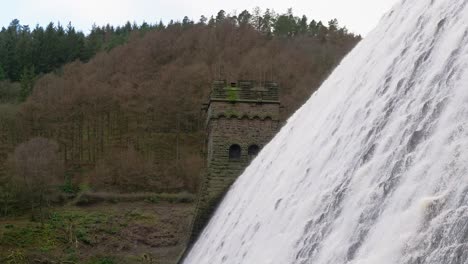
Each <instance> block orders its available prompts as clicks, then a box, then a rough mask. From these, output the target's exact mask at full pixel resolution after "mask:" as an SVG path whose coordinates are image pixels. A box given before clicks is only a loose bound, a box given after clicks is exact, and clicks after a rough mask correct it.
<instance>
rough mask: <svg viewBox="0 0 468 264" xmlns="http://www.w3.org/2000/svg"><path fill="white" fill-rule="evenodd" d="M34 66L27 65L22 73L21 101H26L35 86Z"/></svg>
mask: <svg viewBox="0 0 468 264" xmlns="http://www.w3.org/2000/svg"><path fill="white" fill-rule="evenodd" d="M34 77H35V76H34V67H27V68H26V67H25V68H24V69H23V73H22V74H21V79H20V82H21V91H20V100H21V102H24V101H26V99H27V98H28V96H29V95H30V94H31V93H32V89H33V86H34Z"/></svg>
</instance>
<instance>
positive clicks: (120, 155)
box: [0, 8, 360, 219]
mask: <svg viewBox="0 0 468 264" xmlns="http://www.w3.org/2000/svg"><path fill="white" fill-rule="evenodd" d="M359 40H360V36H357V35H354V34H352V33H349V32H348V31H347V29H346V28H345V27H341V26H340V25H339V24H338V21H336V20H332V21H329V22H327V23H322V22H319V21H315V20H309V19H308V18H307V17H306V16H302V17H297V16H295V15H294V14H293V12H292V10H288V11H287V12H286V13H284V14H277V13H275V12H274V11H272V10H269V9H267V10H266V11H261V10H260V9H258V8H257V9H255V10H253V11H252V12H248V11H243V12H241V13H240V14H238V15H232V14H227V13H226V12H224V11H222V10H221V11H220V12H218V14H217V15H215V16H211V17H210V18H207V17H205V16H202V17H201V18H200V19H199V21H191V20H190V19H188V18H187V17H185V18H184V19H183V20H182V21H171V22H170V23H168V24H167V25H164V24H163V23H162V22H160V23H156V24H148V23H143V24H142V25H136V24H131V23H127V24H126V25H124V26H120V27H113V26H110V25H107V26H103V27H98V26H93V28H92V30H91V32H90V33H89V34H88V35H85V34H84V33H82V32H80V31H77V30H76V29H74V28H73V26H72V25H71V24H69V25H68V26H66V27H63V26H62V25H59V24H57V25H54V24H53V23H50V24H49V25H48V26H47V27H46V28H43V27H40V26H36V27H35V28H34V29H31V28H30V27H29V26H26V25H21V24H20V22H19V21H18V20H14V21H12V22H11V24H10V25H9V26H8V27H6V28H5V27H4V28H2V30H1V32H0V102H1V104H0V208H1V210H0V214H9V213H11V212H14V211H15V210H18V209H21V208H23V209H24V208H26V209H27V208H31V210H32V211H33V212H34V211H35V210H36V208H42V207H44V205H47V204H50V203H51V202H58V201H60V200H61V199H63V197H62V196H63V195H62V196H61V194H69V195H71V196H73V195H75V194H76V193H79V192H80V191H84V190H86V191H89V190H94V191H108V192H120V193H134V192H169V193H170V192H179V191H184V190H185V191H189V192H192V193H194V192H196V190H197V186H198V182H199V176H200V173H201V171H202V168H203V155H202V154H203V144H204V126H203V124H204V115H203V112H202V111H201V110H200V108H201V105H202V104H203V103H204V102H206V100H207V98H208V95H209V92H210V83H211V82H212V80H215V79H226V80H238V79H254V80H260V81H265V80H274V81H276V82H278V83H279V84H280V86H281V94H280V96H281V101H282V104H283V106H284V110H283V112H282V116H283V118H284V119H286V118H287V117H288V116H289V115H290V114H291V113H292V112H294V111H295V110H296V109H297V108H298V107H299V106H300V105H301V104H303V103H304V101H305V100H306V99H307V98H308V97H309V96H310V95H311V94H312V93H313V92H314V91H315V89H317V87H319V85H320V84H321V82H322V81H323V80H324V79H325V78H326V77H327V75H328V74H329V73H330V72H331V70H332V69H333V68H334V67H335V66H336V65H337V64H338V63H339V61H340V60H341V59H342V58H343V57H344V56H345V55H346V54H347V52H349V51H350V50H351V49H352V48H353V47H354V46H355V45H356V43H357V42H358V41H359ZM57 197H59V198H57ZM60 197H62V198H60ZM39 211H40V212H39V213H38V215H39V216H40V217H41V219H42V210H39Z"/></svg>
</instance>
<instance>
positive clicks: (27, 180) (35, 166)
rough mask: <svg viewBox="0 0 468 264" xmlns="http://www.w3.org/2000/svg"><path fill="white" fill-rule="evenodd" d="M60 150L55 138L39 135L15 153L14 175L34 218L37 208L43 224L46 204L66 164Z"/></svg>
mask: <svg viewBox="0 0 468 264" xmlns="http://www.w3.org/2000/svg"><path fill="white" fill-rule="evenodd" d="M58 149H59V148H58V144H57V143H56V142H55V141H52V140H49V139H45V138H40V137H38V138H33V139H31V140H29V141H27V142H25V143H22V144H20V145H19V146H18V147H17V148H16V149H15V152H14V157H13V162H14V169H15V174H14V176H15V177H16V181H17V182H18V183H19V184H20V186H22V187H23V188H24V191H25V192H24V194H25V198H26V199H27V200H29V203H30V206H31V213H32V216H33V217H34V216H35V214H36V210H38V213H39V219H40V221H41V223H43V221H44V214H45V212H44V207H45V205H48V195H49V194H51V192H52V190H53V187H55V186H57V185H58V183H59V182H60V179H61V176H62V175H63V163H62V161H61V159H60V156H59V154H58Z"/></svg>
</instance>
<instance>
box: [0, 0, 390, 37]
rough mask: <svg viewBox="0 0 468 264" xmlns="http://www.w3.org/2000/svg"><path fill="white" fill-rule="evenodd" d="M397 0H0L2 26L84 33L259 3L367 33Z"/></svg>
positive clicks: (229, 9)
mask: <svg viewBox="0 0 468 264" xmlns="http://www.w3.org/2000/svg"><path fill="white" fill-rule="evenodd" d="M397 1H398V0H293V1H291V0H290V1H285V0H230V1H220V0H198V1H189V0H165V1H162V0H12V1H2V2H3V3H2V8H1V9H0V25H1V26H7V25H8V24H9V23H10V21H11V20H13V19H14V18H17V19H19V20H20V22H21V24H23V25H30V26H31V27H34V26H35V25H36V24H40V25H42V26H45V25H47V24H48V23H49V22H51V21H52V22H54V23H56V22H60V23H62V24H68V22H69V21H71V22H72V24H73V25H74V26H75V27H76V28H78V29H80V30H82V31H84V32H85V33H87V32H88V31H89V29H90V28H91V26H92V25H93V23H96V24H97V25H105V24H107V23H110V24H112V25H122V24H125V22H126V21H131V22H133V21H135V22H137V23H138V24H141V22H143V21H146V22H148V23H155V22H158V21H159V20H163V21H164V22H165V23H167V21H169V20H170V19H174V20H182V18H183V17H184V16H188V17H189V18H191V19H192V20H195V21H198V19H199V18H200V15H205V16H210V15H215V14H216V13H217V12H218V11H219V10H220V9H223V10H225V11H226V12H228V13H233V12H235V11H237V12H238V13H240V12H241V11H242V10H244V9H247V10H249V11H251V10H252V9H253V8H254V7H256V6H258V7H260V8H261V9H262V10H264V9H266V8H272V9H274V10H275V11H276V12H277V13H284V12H286V10H287V8H290V7H291V8H293V11H294V14H296V15H298V16H299V15H302V14H305V15H307V17H309V19H312V18H313V19H316V20H322V21H329V20H331V19H333V18H337V19H338V21H339V22H340V25H344V26H346V27H347V28H348V29H350V30H351V31H352V32H354V33H358V34H362V35H366V34H367V33H368V32H369V31H370V30H372V28H374V27H375V26H376V25H377V23H378V21H379V19H380V17H381V16H382V15H383V14H384V13H385V12H387V11H388V10H389V9H390V8H391V7H392V6H393V5H394V4H395V3H396V2H397Z"/></svg>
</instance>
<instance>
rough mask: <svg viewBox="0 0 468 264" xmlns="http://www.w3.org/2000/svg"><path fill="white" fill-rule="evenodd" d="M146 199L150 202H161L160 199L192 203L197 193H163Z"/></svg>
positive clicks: (170, 201)
mask: <svg viewBox="0 0 468 264" xmlns="http://www.w3.org/2000/svg"><path fill="white" fill-rule="evenodd" d="M146 201H147V202H150V203H159V202H160V201H165V202H169V203H192V202H194V201H195V195H193V194H191V193H189V192H180V193H161V194H156V195H153V196H151V197H148V198H147V199H146Z"/></svg>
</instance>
